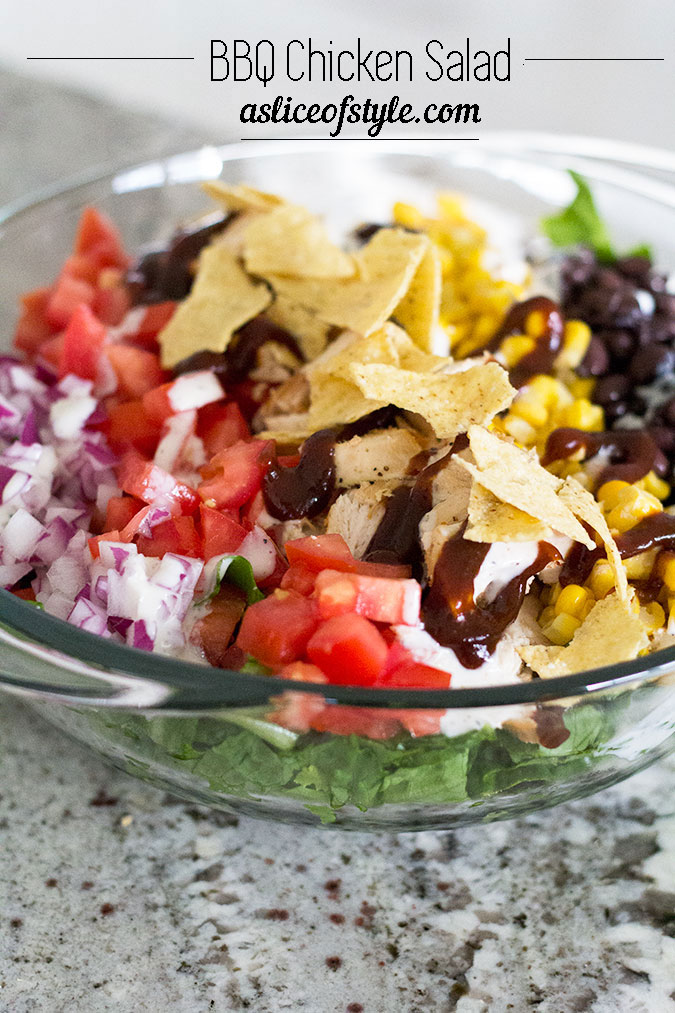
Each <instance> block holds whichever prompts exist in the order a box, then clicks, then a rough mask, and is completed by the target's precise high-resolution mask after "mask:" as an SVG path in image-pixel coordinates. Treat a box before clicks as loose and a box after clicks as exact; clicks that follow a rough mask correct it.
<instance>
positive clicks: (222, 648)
mask: <svg viewBox="0 0 675 1013" xmlns="http://www.w3.org/2000/svg"><path fill="white" fill-rule="evenodd" d="M245 609H246V602H245V601H244V599H243V597H242V596H241V594H240V593H239V592H238V590H237V589H236V588H232V587H230V586H227V585H223V587H222V588H221V590H220V591H219V593H218V595H217V596H216V597H215V598H213V599H212V600H211V602H210V604H209V611H208V612H207V613H206V615H205V616H204V617H203V619H200V620H199V621H198V622H197V623H195V626H194V629H193V631H192V639H193V640H194V641H195V642H196V643H197V644H199V646H200V647H201V648H202V649H203V651H204V654H205V655H206V658H207V661H208V662H209V664H211V665H215V666H216V667H218V668H224V667H226V666H227V665H228V664H231V654H232V649H231V647H230V644H231V641H232V637H233V636H234V632H235V630H236V628H237V625H238V623H239V620H240V619H241V617H242V616H243V614H244V610H245ZM242 660H243V659H242Z"/></svg>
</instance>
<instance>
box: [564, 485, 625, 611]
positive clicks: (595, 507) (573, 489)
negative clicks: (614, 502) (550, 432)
mask: <svg viewBox="0 0 675 1013" xmlns="http://www.w3.org/2000/svg"><path fill="white" fill-rule="evenodd" d="M558 496H559V497H560V499H561V500H562V501H563V503H565V505H566V506H568V507H569V508H570V510H571V511H572V513H573V514H574V515H575V516H576V517H578V518H579V519H580V520H582V521H584V522H585V523H586V524H588V525H589V527H591V528H592V529H593V531H595V532H597V534H599V535H600V539H601V541H602V544H603V545H604V546H605V552H606V553H607V561H608V562H609V564H610V566H611V567H612V571H613V573H614V583H615V585H616V589H617V594H618V595H619V597H620V598H622V599H624V601H625V600H626V599H627V598H628V578H627V577H626V571H625V570H624V567H623V563H622V562H621V556H620V554H619V550H618V548H617V546H616V542H615V541H614V538H613V536H612V533H611V531H610V530H609V525H608V524H607V521H606V520H605V515H604V514H603V512H602V509H601V507H600V504H599V503H598V502H597V500H596V499H595V497H594V496H592V495H591V493H590V492H588V490H587V489H584V487H583V486H582V485H580V484H579V482H577V480H576V479H575V478H572V477H571V476H569V477H568V478H566V479H565V484H564V485H563V487H562V489H561V490H560V492H559V493H558Z"/></svg>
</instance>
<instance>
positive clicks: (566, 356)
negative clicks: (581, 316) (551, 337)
mask: <svg viewBox="0 0 675 1013" xmlns="http://www.w3.org/2000/svg"><path fill="white" fill-rule="evenodd" d="M590 343H591V329H590V327H589V326H588V324H585V323H583V321H581V320H568V321H567V323H566V324H565V330H564V331H563V345H562V350H561V352H560V354H559V355H558V358H557V359H556V366H558V367H567V368H569V369H576V367H577V366H578V365H579V363H580V362H581V360H582V359H583V357H584V355H585V354H586V352H587V351H588V346H589V345H590Z"/></svg>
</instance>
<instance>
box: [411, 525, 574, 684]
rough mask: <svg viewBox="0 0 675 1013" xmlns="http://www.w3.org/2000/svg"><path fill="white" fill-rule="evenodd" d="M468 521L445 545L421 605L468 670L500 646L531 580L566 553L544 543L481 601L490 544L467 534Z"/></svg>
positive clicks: (430, 627) (430, 628) (427, 621)
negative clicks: (480, 578)
mask: <svg viewBox="0 0 675 1013" xmlns="http://www.w3.org/2000/svg"><path fill="white" fill-rule="evenodd" d="M465 527H466V524H464V525H463V526H462V527H461V528H460V530H459V531H458V532H457V533H456V534H454V535H453V536H452V537H451V538H449V539H448V541H447V542H446V543H445V545H444V546H443V548H442V549H441V554H440V556H439V557H438V561H437V563H436V566H435V567H434V576H433V580H432V583H431V587H430V588H429V591H428V592H427V595H426V597H425V599H424V602H423V604H422V620H423V622H424V627H425V629H426V630H427V632H428V633H430V634H431V636H432V637H433V638H434V639H435V640H437V641H438V643H439V644H442V645H443V647H450V648H452V650H453V651H454V652H455V654H456V655H457V658H458V660H459V662H460V664H462V665H463V666H464V667H465V668H479V667H480V666H481V665H482V664H483V663H484V662H485V661H487V660H488V658H489V657H490V655H492V654H493V653H494V651H495V650H496V647H497V644H498V643H499V640H500V639H501V636H502V634H503V633H504V630H505V629H506V628H507V626H509V625H510V624H511V623H512V622H513V620H514V619H515V618H516V616H517V615H518V612H519V611H520V607H521V605H522V604H523V599H524V598H525V594H526V592H527V585H528V581H529V580H530V578H531V577H533V576H535V574H537V573H539V572H540V571H541V570H543V568H544V567H545V566H546V565H547V564H548V563H552V562H554V561H559V560H560V559H561V558H562V557H561V555H560V552H559V551H558V549H556V548H555V546H553V545H550V544H549V543H548V542H540V543H539V551H538V553H537V558H536V559H535V561H534V562H533V563H532V564H531V565H530V566H528V567H527V569H526V570H523V572H522V573H519V574H518V576H517V577H514V578H513V579H512V580H510V581H509V583H508V584H507V585H506V586H505V587H504V588H503V589H502V591H500V593H499V594H498V595H497V597H496V598H495V599H494V600H493V601H491V602H488V603H486V604H485V605H481V604H480V603H479V602H477V601H476V600H475V599H474V590H473V588H474V579H475V577H476V576H477V574H478V571H479V570H480V568H481V565H482V563H483V561H484V559H485V557H486V556H487V554H488V552H489V551H490V544H489V543H485V542H470V541H469V540H468V539H465V538H464V529H465Z"/></svg>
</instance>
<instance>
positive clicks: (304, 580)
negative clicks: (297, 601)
mask: <svg viewBox="0 0 675 1013" xmlns="http://www.w3.org/2000/svg"><path fill="white" fill-rule="evenodd" d="M315 582H316V573H315V572H314V570H310V568H309V567H308V566H306V565H305V564H304V563H293V565H292V566H289V568H288V569H287V570H286V573H285V574H284V575H283V577H282V578H281V587H282V588H285V590H287V591H297V592H298V594H304V595H305V596H306V597H309V596H310V595H311V593H312V591H313V590H314V584H315Z"/></svg>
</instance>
